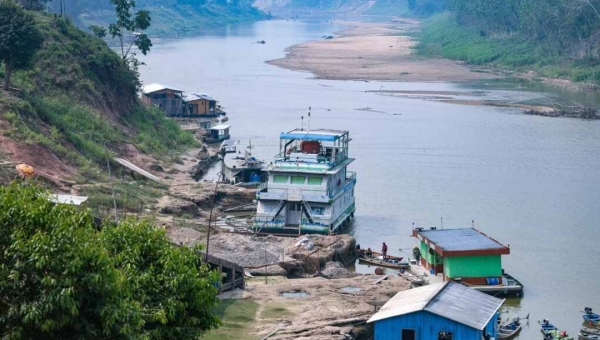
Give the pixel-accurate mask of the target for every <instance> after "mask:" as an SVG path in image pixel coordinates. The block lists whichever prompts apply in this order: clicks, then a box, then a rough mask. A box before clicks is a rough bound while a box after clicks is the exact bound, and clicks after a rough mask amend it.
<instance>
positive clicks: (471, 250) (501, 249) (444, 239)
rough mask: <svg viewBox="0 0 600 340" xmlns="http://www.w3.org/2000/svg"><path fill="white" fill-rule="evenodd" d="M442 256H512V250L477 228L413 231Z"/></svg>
mask: <svg viewBox="0 0 600 340" xmlns="http://www.w3.org/2000/svg"><path fill="white" fill-rule="evenodd" d="M413 235H414V236H415V237H417V238H419V240H421V241H425V243H428V244H430V246H432V248H434V250H436V251H437V252H438V253H439V254H440V255H454V256H459V255H476V254H488V255H491V254H510V248H508V247H506V246H504V245H502V244H501V243H500V242H498V241H496V240H495V239H493V238H491V237H489V236H487V235H486V234H484V233H482V232H481V231H479V230H477V229H475V228H464V229H441V230H419V229H416V230H414V231H413Z"/></svg>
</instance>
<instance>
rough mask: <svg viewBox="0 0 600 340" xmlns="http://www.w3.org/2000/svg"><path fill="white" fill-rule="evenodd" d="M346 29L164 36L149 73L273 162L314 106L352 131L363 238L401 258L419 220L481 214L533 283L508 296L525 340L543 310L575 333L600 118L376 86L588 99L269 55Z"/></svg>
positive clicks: (590, 228)
mask: <svg viewBox="0 0 600 340" xmlns="http://www.w3.org/2000/svg"><path fill="white" fill-rule="evenodd" d="M336 30H337V27H336V26H335V25H331V24H329V23H323V22H322V23H317V24H315V23H312V24H311V23H303V22H285V21H283V22H281V21H280V22H276V21H270V22H261V23H257V24H255V25H250V26H239V27H230V28H229V29H228V30H225V31H224V33H219V34H217V35H214V34H210V35H205V36H199V37H194V38H186V39H180V40H177V41H165V42H164V43H162V44H157V46H155V47H154V49H153V51H152V52H151V53H150V54H149V55H148V56H147V57H145V58H144V59H143V61H144V62H146V63H147V66H145V67H144V68H143V69H142V70H141V71H142V78H143V80H144V82H146V83H150V82H160V83H164V84H168V85H173V86H177V87H180V88H183V89H185V90H188V91H199V92H206V93H209V94H211V95H212V96H214V97H216V98H217V99H218V100H220V102H221V104H222V105H223V106H225V108H226V110H227V112H228V116H229V118H230V121H229V123H231V125H232V130H231V133H232V136H233V138H234V139H244V140H248V139H251V140H252V145H253V146H255V149H254V150H253V154H254V155H255V156H256V157H257V158H259V159H264V160H271V159H272V157H273V155H275V154H276V153H277V150H278V146H279V144H278V135H279V133H280V132H283V131H288V130H291V129H293V128H295V127H297V126H299V125H300V117H301V116H302V115H306V112H307V110H308V107H309V106H311V107H312V122H311V126H313V127H326V128H337V129H347V130H350V131H351V133H350V134H351V137H352V138H353V141H352V142H351V145H350V154H351V156H352V157H355V158H356V162H355V163H353V164H352V165H351V170H353V171H356V172H357V175H358V177H357V181H358V182H357V186H356V201H357V203H356V204H357V211H356V220H355V223H354V226H353V233H354V235H355V236H356V238H357V241H358V243H360V245H361V247H363V248H367V247H371V248H372V249H374V250H377V249H379V248H380V247H381V243H382V242H383V241H385V242H386V243H387V244H388V245H389V248H390V251H389V253H390V254H391V255H401V256H405V257H407V258H408V257H410V256H411V255H412V254H411V252H410V249H411V248H412V246H413V245H414V244H415V240H414V239H413V238H411V237H409V235H410V234H411V229H412V227H413V223H414V226H417V227H431V226H439V225H440V218H441V217H443V221H444V227H445V228H458V227H471V225H472V222H471V221H474V224H475V226H476V227H477V228H479V229H481V230H482V231H483V232H485V233H487V234H489V235H491V236H493V237H495V238H497V239H498V240H500V241H501V242H503V243H505V244H509V245H510V248H511V254H510V255H508V256H505V258H504V262H503V266H504V268H505V269H506V271H507V272H508V273H510V274H511V275H513V276H515V277H516V278H517V279H519V280H520V281H521V282H522V283H523V284H524V286H525V297H524V298H523V299H522V300H520V301H519V300H515V301H513V300H508V301H507V306H508V307H507V308H508V310H509V315H521V316H523V315H525V314H527V313H531V319H532V325H531V327H529V328H527V327H525V328H524V330H523V332H522V333H521V335H520V337H519V338H520V339H535V338H539V330H538V329H537V328H536V327H535V325H534V324H533V323H534V322H536V320H541V319H543V318H547V319H551V320H553V321H555V322H556V323H557V324H559V325H560V326H561V327H562V328H565V329H566V330H568V331H569V332H570V333H573V334H574V333H575V332H576V331H577V330H578V329H579V326H580V324H581V315H580V313H579V311H580V310H581V308H583V306H584V305H591V306H592V307H594V306H599V305H600V298H598V297H597V294H595V293H594V292H598V286H597V282H598V281H599V279H600V274H599V273H598V271H596V270H594V265H593V263H594V260H595V259H597V257H598V251H597V245H598V244H599V243H600V233H598V232H597V221H599V220H600V209H598V202H600V177H599V176H598V172H599V169H600V157H598V155H599V154H600V121H586V120H577V119H563V118H559V119H551V118H544V117H537V116H527V115H523V114H522V113H520V111H519V110H516V109H502V108H492V107H477V106H460V105H452V104H446V103H441V102H436V101H427V100H422V99H411V98H406V97H390V96H382V95H379V94H377V93H372V92H368V91H377V90H380V89H381V88H382V87H383V88H384V89H385V90H394V91H455V92H456V91H479V92H484V93H485V96H488V97H491V98H494V97H504V98H508V99H510V100H516V101H531V102H536V103H547V102H549V101H552V100H557V98H558V99H559V100H565V101H569V100H572V99H571V98H572V97H573V98H574V97H577V98H580V96H582V95H581V94H568V95H565V93H564V92H562V91H560V90H556V89H552V90H551V91H549V90H548V88H547V87H545V86H542V85H536V84H532V85H531V87H527V88H518V87H516V86H515V83H514V82H512V83H511V82H510V81H509V82H503V81H490V82H485V83H480V82H477V83H469V84H447V83H390V82H368V83H367V82H359V81H328V80H314V79H310V77H311V75H310V74H308V73H302V72H294V71H289V70H283V69H280V68H277V67H274V66H270V65H267V64H265V63H264V61H265V60H270V59H274V58H279V57H282V56H283V55H284V52H283V51H284V49H285V48H286V47H288V46H290V45H292V44H295V43H298V42H301V41H306V40H310V39H320V37H322V36H323V35H324V34H332V33H333V32H335V31H336ZM257 40H265V41H266V44H264V45H260V44H255V42H256V41H257ZM523 86H525V84H524V85H523ZM527 86H529V85H527ZM540 86H541V87H540ZM561 96H564V97H561ZM583 96H587V95H583ZM578 100H581V101H583V99H578ZM364 108H370V110H359V109H364ZM360 267H361V266H358V267H357V270H358V271H361V269H360ZM373 269H374V268H373V267H371V268H366V269H365V270H367V271H368V272H370V273H372V272H373ZM597 308H600V307H597Z"/></svg>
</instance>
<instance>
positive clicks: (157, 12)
mask: <svg viewBox="0 0 600 340" xmlns="http://www.w3.org/2000/svg"><path fill="white" fill-rule="evenodd" d="M119 1H124V0H119ZM64 2H65V9H66V15H67V16H68V17H69V18H71V19H72V20H73V21H74V22H75V23H76V24H77V25H78V26H80V27H86V28H87V27H89V26H90V25H96V26H102V27H108V26H109V25H110V24H112V23H114V22H115V21H116V16H115V12H114V11H115V7H114V6H112V5H111V4H110V3H109V1H96V0H64ZM50 5H51V6H52V10H53V11H54V12H55V13H59V12H60V9H59V5H60V4H59V2H58V1H54V2H52V3H50ZM136 7H137V8H139V9H141V10H145V11H148V12H149V14H150V16H151V17H152V26H150V27H149V28H148V30H147V32H148V34H150V35H166V34H173V33H185V32H195V31H199V30H203V29H207V28H213V27H222V26H226V25H229V24H235V23H241V22H252V21H257V20H264V19H268V18H269V15H267V14H265V13H263V12H260V11H259V10H257V9H256V8H254V7H252V1H250V0H235V1H223V0H164V1H160V0H138V1H136Z"/></svg>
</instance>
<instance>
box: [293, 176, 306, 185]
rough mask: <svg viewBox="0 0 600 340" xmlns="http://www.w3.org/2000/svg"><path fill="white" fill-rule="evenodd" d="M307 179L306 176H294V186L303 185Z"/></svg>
mask: <svg viewBox="0 0 600 340" xmlns="http://www.w3.org/2000/svg"><path fill="white" fill-rule="evenodd" d="M305 178H306V177H304V176H292V184H296V185H303V184H304V180H305Z"/></svg>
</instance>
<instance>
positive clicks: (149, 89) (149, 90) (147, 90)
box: [142, 83, 183, 94]
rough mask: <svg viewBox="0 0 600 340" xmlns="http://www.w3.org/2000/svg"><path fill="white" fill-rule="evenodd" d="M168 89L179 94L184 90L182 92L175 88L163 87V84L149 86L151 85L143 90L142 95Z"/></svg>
mask: <svg viewBox="0 0 600 340" xmlns="http://www.w3.org/2000/svg"><path fill="white" fill-rule="evenodd" d="M166 89H169V90H173V91H177V92H183V90H180V89H178V88H176V87H173V86H167V85H163V84H158V83H154V84H149V85H146V86H144V87H143V88H142V93H144V94H148V93H152V92H156V91H162V90H166Z"/></svg>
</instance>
